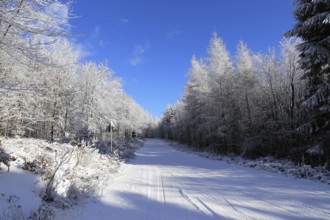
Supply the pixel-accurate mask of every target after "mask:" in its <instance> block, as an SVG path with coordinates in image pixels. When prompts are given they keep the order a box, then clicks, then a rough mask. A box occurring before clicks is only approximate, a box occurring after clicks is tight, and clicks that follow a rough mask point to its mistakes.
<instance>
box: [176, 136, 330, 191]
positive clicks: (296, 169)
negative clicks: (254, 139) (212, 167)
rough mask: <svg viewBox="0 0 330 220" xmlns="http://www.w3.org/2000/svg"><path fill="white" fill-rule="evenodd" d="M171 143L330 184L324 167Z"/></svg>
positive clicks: (244, 164) (200, 154) (215, 157)
mask: <svg viewBox="0 0 330 220" xmlns="http://www.w3.org/2000/svg"><path fill="white" fill-rule="evenodd" d="M171 145H172V146H173V147H175V148H177V149H179V150H181V151H190V152H194V153H195V154H197V155H199V156H201V157H205V158H209V159H212V160H223V161H226V162H227V163H231V164H238V165H240V166H246V167H251V168H261V169H263V170H266V171H269V172H275V173H282V174H284V175H287V176H293V177H296V178H304V179H310V180H314V181H317V182H321V183H326V184H329V185H330V172H329V171H328V170H327V169H326V168H325V167H314V168H312V167H311V166H310V165H302V166H297V165H295V164H294V163H293V162H292V161H289V160H278V159H275V158H273V157H263V158H259V159H256V160H248V159H245V158H242V157H239V156H223V155H217V154H212V153H210V152H198V151H194V150H193V149H191V148H189V147H187V146H185V145H182V144H178V143H174V142H172V143H171Z"/></svg>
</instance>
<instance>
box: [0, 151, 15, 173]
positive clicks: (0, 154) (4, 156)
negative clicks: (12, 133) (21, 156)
mask: <svg viewBox="0 0 330 220" xmlns="http://www.w3.org/2000/svg"><path fill="white" fill-rule="evenodd" d="M11 160H12V157H11V156H10V154H8V153H7V152H6V151H5V150H4V149H3V148H1V147H0V164H1V163H3V164H5V165H6V166H7V167H8V170H7V171H8V172H9V168H10V161H11Z"/></svg>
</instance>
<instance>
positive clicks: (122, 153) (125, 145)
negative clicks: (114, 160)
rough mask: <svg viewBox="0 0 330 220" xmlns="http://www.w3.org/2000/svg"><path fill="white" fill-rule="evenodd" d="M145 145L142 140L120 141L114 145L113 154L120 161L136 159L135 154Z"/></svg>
mask: <svg viewBox="0 0 330 220" xmlns="http://www.w3.org/2000/svg"><path fill="white" fill-rule="evenodd" d="M142 145H143V141H142V140H133V141H128V140H119V141H117V142H116V143H115V145H114V152H113V154H114V155H115V156H116V157H118V158H119V159H130V158H132V157H134V155H135V152H136V151H137V149H138V148H139V147H141V146H142Z"/></svg>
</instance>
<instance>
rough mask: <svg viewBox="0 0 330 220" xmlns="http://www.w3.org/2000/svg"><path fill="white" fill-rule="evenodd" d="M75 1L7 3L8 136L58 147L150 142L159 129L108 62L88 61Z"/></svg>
mask: <svg viewBox="0 0 330 220" xmlns="http://www.w3.org/2000/svg"><path fill="white" fill-rule="evenodd" d="M71 4H72V2H71V1H67V2H66V3H61V2H59V1H47V0H20V1H0V9H1V11H0V16H1V17H0V35H1V36H0V57H1V59H0V94H1V96H0V135H1V136H4V137H32V138H39V139H46V140H50V141H54V140H57V141H69V140H81V139H82V138H85V139H86V138H89V139H97V138H100V137H102V134H103V133H104V132H106V128H107V127H108V126H109V125H110V124H111V123H112V124H113V125H115V127H116V129H115V130H114V131H115V135H116V137H127V138H130V137H131V134H132V132H133V131H134V132H136V133H137V134H139V135H143V132H144V130H145V129H146V128H148V126H150V125H151V124H153V123H155V119H153V118H152V117H151V115H150V114H149V113H147V112H146V111H145V110H144V109H143V108H142V107H141V106H140V105H138V104H137V103H136V102H135V101H134V100H133V99H132V98H131V97H130V96H129V95H127V94H126V93H125V92H124V91H123V88H122V83H121V80H120V78H118V77H116V76H115V74H114V72H113V71H112V70H111V68H110V67H108V65H107V63H106V62H104V63H95V62H90V61H83V59H82V58H83V55H82V52H81V51H79V48H78V47H77V46H76V45H74V44H73V43H72V42H73V39H74V38H75V37H80V36H72V35H70V28H71V26H70V23H69V21H70V19H71V18H74V16H73V15H70V13H69V12H68V11H67V10H68V8H69V7H70V5H71Z"/></svg>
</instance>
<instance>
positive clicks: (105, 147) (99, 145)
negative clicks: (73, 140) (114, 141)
mask: <svg viewBox="0 0 330 220" xmlns="http://www.w3.org/2000/svg"><path fill="white" fill-rule="evenodd" d="M92 147H93V148H96V149H98V150H99V153H100V154H110V146H109V144H108V142H106V141H97V142H96V143H95V144H93V146H92Z"/></svg>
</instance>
